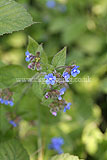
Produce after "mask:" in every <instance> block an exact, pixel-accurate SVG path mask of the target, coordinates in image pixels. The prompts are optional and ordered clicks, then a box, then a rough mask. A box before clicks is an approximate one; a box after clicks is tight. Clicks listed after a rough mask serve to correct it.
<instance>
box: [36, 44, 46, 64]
mask: <svg viewBox="0 0 107 160" xmlns="http://www.w3.org/2000/svg"><path fill="white" fill-rule="evenodd" d="M37 51H38V52H40V57H41V62H42V63H44V64H47V63H48V58H47V56H46V53H45V52H44V50H43V47H42V44H40V45H39V46H38V49H37Z"/></svg>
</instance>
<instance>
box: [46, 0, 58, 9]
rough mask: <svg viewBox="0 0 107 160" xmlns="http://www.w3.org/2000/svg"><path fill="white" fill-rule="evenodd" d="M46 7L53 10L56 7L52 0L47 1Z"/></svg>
mask: <svg viewBox="0 0 107 160" xmlns="http://www.w3.org/2000/svg"><path fill="white" fill-rule="evenodd" d="M46 6H47V7H48V8H54V7H55V6H56V2H55V1H54V0H48V1H47V3H46Z"/></svg>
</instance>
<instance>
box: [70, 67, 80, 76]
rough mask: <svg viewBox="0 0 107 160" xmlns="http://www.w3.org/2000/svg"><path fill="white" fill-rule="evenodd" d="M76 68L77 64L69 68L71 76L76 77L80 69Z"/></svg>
mask: <svg viewBox="0 0 107 160" xmlns="http://www.w3.org/2000/svg"><path fill="white" fill-rule="evenodd" d="M77 68H79V66H75V67H74V68H73V69H72V70H71V75H72V76H73V77H76V75H77V74H79V73H80V70H78V69H77Z"/></svg>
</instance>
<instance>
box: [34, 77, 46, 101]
mask: <svg viewBox="0 0 107 160" xmlns="http://www.w3.org/2000/svg"><path fill="white" fill-rule="evenodd" d="M42 79H43V80H44V76H40V77H39V78H38V80H39V81H40V82H39V81H38V80H37V81H35V82H34V83H33V92H34V93H35V95H36V96H37V97H38V98H42V97H43V95H44V92H45V89H46V88H47V84H46V83H43V82H42Z"/></svg>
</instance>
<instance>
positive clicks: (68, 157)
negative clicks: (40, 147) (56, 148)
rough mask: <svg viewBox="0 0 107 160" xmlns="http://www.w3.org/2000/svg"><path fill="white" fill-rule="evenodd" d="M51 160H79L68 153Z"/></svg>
mask: <svg viewBox="0 0 107 160" xmlns="http://www.w3.org/2000/svg"><path fill="white" fill-rule="evenodd" d="M51 160H79V158H78V157H77V156H72V155H70V154H69V153H66V154H61V155H57V156H54V157H53V158H51Z"/></svg>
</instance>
